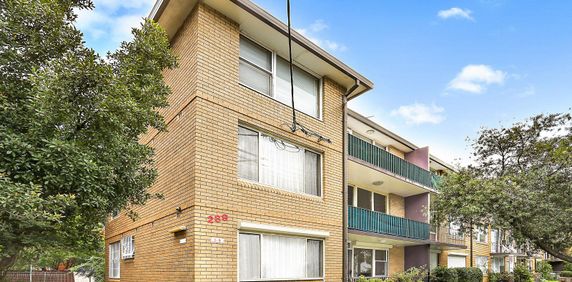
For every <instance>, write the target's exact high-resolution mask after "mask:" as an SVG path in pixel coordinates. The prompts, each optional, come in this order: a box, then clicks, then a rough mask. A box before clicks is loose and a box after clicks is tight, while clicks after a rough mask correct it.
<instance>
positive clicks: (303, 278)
mask: <svg viewBox="0 0 572 282" xmlns="http://www.w3.org/2000/svg"><path fill="white" fill-rule="evenodd" d="M240 234H251V235H258V236H260V237H259V238H260V255H261V258H260V276H261V277H260V278H259V279H246V280H240V253H239V252H240V251H237V261H236V262H237V271H236V272H237V279H238V281H240V282H246V281H300V280H324V278H325V276H326V274H325V273H326V241H325V240H324V238H316V237H307V236H293V235H284V234H279V233H276V234H274V233H259V232H250V231H241V232H238V239H237V242H238V244H240ZM264 235H271V236H283V237H291V238H301V239H305V240H306V248H305V250H304V256H305V255H306V253H307V251H308V240H314V241H321V242H322V276H321V277H299V278H264V277H262V264H263V261H262V254H263V251H262V248H264V246H263V245H264V244H263V243H262V241H263V240H264ZM237 250H240V247H237ZM304 260H306V257H304ZM306 271H307V269H306V268H304V272H306Z"/></svg>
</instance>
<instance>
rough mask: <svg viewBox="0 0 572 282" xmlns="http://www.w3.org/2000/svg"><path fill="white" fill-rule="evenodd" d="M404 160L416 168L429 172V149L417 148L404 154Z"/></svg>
mask: <svg viewBox="0 0 572 282" xmlns="http://www.w3.org/2000/svg"><path fill="white" fill-rule="evenodd" d="M405 160H407V161H408V162H410V163H412V164H415V165H416V166H418V167H420V168H423V169H426V170H429V147H423V148H419V149H417V150H415V151H411V152H409V153H406V154H405Z"/></svg>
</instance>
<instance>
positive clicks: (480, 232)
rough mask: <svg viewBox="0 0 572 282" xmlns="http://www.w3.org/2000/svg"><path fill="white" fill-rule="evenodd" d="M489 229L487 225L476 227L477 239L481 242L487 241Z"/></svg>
mask: <svg viewBox="0 0 572 282" xmlns="http://www.w3.org/2000/svg"><path fill="white" fill-rule="evenodd" d="M487 236H488V231H487V228H486V227H479V228H476V229H475V235H474V237H475V240H476V241H477V242H480V243H486V242H487Z"/></svg>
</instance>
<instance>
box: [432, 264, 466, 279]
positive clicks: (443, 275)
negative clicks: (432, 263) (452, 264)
mask: <svg viewBox="0 0 572 282" xmlns="http://www.w3.org/2000/svg"><path fill="white" fill-rule="evenodd" d="M429 281H431V282H457V281H459V282H460V281H461V280H459V276H458V274H457V271H455V270H454V269H453V268H447V267H444V266H438V267H436V268H434V269H432V270H431V276H430V277H429Z"/></svg>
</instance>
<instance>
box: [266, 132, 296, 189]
mask: <svg viewBox="0 0 572 282" xmlns="http://www.w3.org/2000/svg"><path fill="white" fill-rule="evenodd" d="M303 166H304V150H302V149H300V148H297V147H296V146H294V145H291V144H288V143H286V142H283V141H280V140H277V139H274V138H273V137H270V136H267V135H262V138H261V140H260V182H261V183H264V184H268V185H271V186H275V187H278V188H280V189H284V190H287V191H291V192H297V193H303V192H304V167H303Z"/></svg>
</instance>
